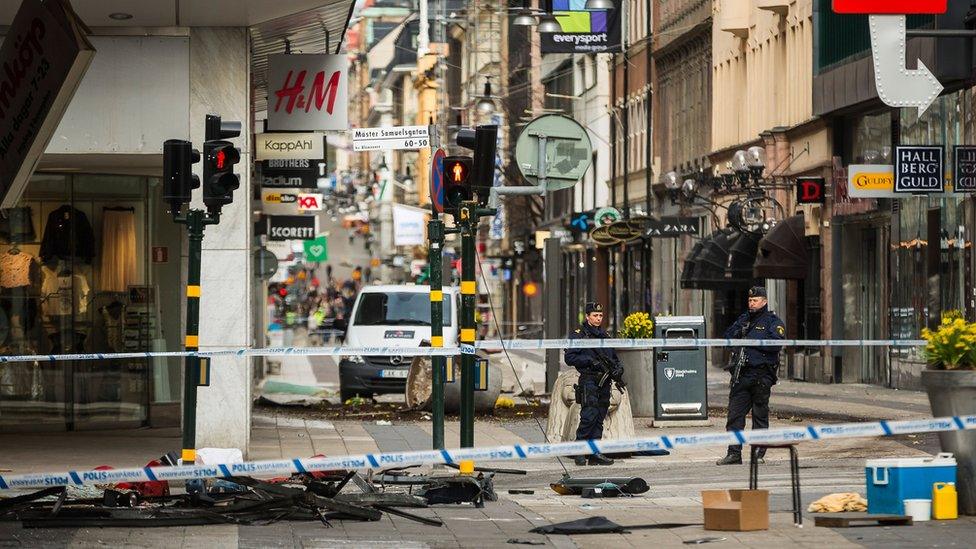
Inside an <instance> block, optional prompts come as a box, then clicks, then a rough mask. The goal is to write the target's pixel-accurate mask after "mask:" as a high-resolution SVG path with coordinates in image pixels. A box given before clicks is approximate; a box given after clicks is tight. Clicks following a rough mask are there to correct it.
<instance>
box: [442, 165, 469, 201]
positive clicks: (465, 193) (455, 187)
mask: <svg viewBox="0 0 976 549" xmlns="http://www.w3.org/2000/svg"><path fill="white" fill-rule="evenodd" d="M470 178H471V158H470V157H467V156H448V157H446V158H445V159H444V208H445V210H457V209H458V208H460V207H461V203H462V202H464V201H467V200H472V199H473V198H474V194H473V193H472V192H471V185H470V181H469V180H470Z"/></svg>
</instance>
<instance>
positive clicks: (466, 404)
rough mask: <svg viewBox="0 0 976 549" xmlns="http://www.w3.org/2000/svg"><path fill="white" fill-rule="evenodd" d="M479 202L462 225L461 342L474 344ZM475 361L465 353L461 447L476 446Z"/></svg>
mask: <svg viewBox="0 0 976 549" xmlns="http://www.w3.org/2000/svg"><path fill="white" fill-rule="evenodd" d="M477 207H478V205H477V202H464V203H463V204H462V205H461V210H460V216H459V217H460V226H461V337H460V341H461V345H474V336H475V325H474V310H475V292H476V289H477V287H476V284H475V278H474V273H475V249H474V248H475V231H476V230H477V226H476V225H475V223H476V222H477V218H475V219H474V220H472V217H473V216H472V213H474V211H475V209H476V208H477ZM474 361H475V356H474V355H473V354H467V353H462V354H461V447H462V448H471V447H473V446H474V385H475V383H474Z"/></svg>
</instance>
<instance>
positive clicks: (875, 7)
mask: <svg viewBox="0 0 976 549" xmlns="http://www.w3.org/2000/svg"><path fill="white" fill-rule="evenodd" d="M947 2H948V0H834V13H856V14H869V15H903V14H916V13H945V12H946V3H947Z"/></svg>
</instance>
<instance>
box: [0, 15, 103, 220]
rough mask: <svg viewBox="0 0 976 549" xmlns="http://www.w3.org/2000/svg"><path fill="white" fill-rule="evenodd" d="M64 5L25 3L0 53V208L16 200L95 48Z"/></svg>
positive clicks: (78, 22)
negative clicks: (0, 199) (0, 198)
mask: <svg viewBox="0 0 976 549" xmlns="http://www.w3.org/2000/svg"><path fill="white" fill-rule="evenodd" d="M87 32H88V30H87V28H86V27H85V25H84V23H82V22H81V20H79V19H78V16H77V15H75V13H74V12H73V11H72V10H71V5H70V4H69V3H68V2H67V0H48V1H47V2H44V3H41V2H40V0H24V1H23V3H22V4H21V5H20V9H19V10H18V11H17V15H16V16H14V20H13V24H12V25H11V26H10V29H9V30H8V32H7V35H6V37H5V38H4V41H3V47H2V48H0V197H2V201H0V208H12V207H14V206H15V205H16V204H17V201H18V200H20V195H21V194H22V193H23V191H24V188H25V187H26V186H27V181H28V180H29V179H30V176H31V174H32V173H34V169H35V168H36V167H37V163H38V161H40V159H41V155H42V154H44V149H46V148H47V144H48V142H49V141H50V140H51V137H52V136H53V135H54V131H55V130H56V129H57V127H58V124H59V123H60V122H61V117H62V116H63V115H64V112H65V111H66V110H67V108H68V104H69V103H70V102H71V98H72V97H73V96H74V94H75V90H77V89H78V85H79V84H80V83H81V79H82V77H83V76H84V74H85V71H87V70H88V65H89V64H91V60H92V58H93V57H94V56H95V48H94V47H92V45H91V44H90V43H89V42H88V40H87V39H86V34H87Z"/></svg>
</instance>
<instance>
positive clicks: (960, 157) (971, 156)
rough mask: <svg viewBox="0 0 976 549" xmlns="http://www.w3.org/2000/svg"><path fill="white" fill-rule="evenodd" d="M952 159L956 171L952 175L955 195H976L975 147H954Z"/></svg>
mask: <svg viewBox="0 0 976 549" xmlns="http://www.w3.org/2000/svg"><path fill="white" fill-rule="evenodd" d="M952 157H953V158H954V159H955V161H956V169H955V171H953V173H952V177H953V180H952V186H953V190H954V191H955V192H957V193H976V147H973V146H966V145H956V148H955V149H954V153H953V155H952Z"/></svg>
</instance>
